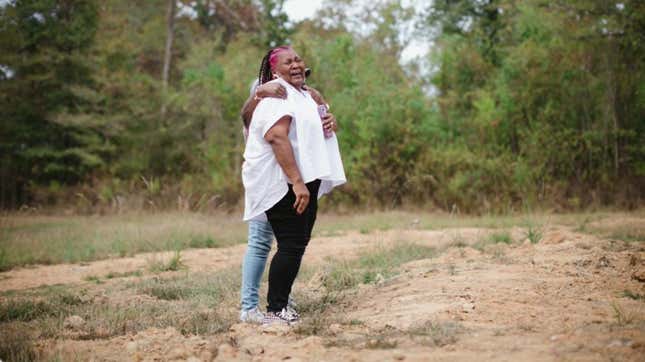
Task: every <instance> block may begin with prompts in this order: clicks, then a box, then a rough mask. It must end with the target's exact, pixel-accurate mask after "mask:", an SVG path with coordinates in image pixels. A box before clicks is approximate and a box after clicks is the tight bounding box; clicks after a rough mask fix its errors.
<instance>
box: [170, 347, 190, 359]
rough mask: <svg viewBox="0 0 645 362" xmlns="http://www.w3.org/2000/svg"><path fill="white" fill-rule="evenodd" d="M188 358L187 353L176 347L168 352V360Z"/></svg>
mask: <svg viewBox="0 0 645 362" xmlns="http://www.w3.org/2000/svg"><path fill="white" fill-rule="evenodd" d="M187 356H188V352H187V351H186V350H185V349H184V348H181V347H176V348H173V349H172V350H171V351H170V352H168V359H171V360H172V359H186V357H187Z"/></svg>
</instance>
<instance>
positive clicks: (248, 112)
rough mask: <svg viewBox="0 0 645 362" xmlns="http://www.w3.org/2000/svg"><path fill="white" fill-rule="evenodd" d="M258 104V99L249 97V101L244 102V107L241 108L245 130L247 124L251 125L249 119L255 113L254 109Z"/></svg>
mask: <svg viewBox="0 0 645 362" xmlns="http://www.w3.org/2000/svg"><path fill="white" fill-rule="evenodd" d="M258 103H260V100H259V99H257V98H255V97H249V99H247V100H246V102H244V106H242V111H241V115H242V121H243V122H244V126H246V127H247V128H248V127H249V124H251V117H253V112H254V111H255V107H257V106H258Z"/></svg>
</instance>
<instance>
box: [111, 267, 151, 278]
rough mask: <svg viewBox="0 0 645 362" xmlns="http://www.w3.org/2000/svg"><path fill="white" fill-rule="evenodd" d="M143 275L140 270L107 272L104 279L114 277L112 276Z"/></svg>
mask: <svg viewBox="0 0 645 362" xmlns="http://www.w3.org/2000/svg"><path fill="white" fill-rule="evenodd" d="M142 275H143V272H142V271H141V270H138V269H137V270H133V271H127V272H123V273H119V272H109V273H107V274H106V275H105V279H114V278H127V277H133V276H134V277H140V276H142Z"/></svg>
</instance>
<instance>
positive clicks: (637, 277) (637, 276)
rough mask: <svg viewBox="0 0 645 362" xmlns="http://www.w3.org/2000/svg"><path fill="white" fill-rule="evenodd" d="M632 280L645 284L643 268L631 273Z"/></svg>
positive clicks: (644, 268) (644, 269) (644, 270)
mask: <svg viewBox="0 0 645 362" xmlns="http://www.w3.org/2000/svg"><path fill="white" fill-rule="evenodd" d="M632 279H634V280H638V281H639V282H641V283H645V267H640V268H639V269H637V270H635V271H634V272H633V273H632Z"/></svg>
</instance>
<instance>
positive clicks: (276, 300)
mask: <svg viewBox="0 0 645 362" xmlns="http://www.w3.org/2000/svg"><path fill="white" fill-rule="evenodd" d="M306 185H307V189H308V190H309V195H310V196H309V205H307V208H306V209H305V211H304V212H303V213H302V214H300V215H298V214H297V213H296V210H295V209H294V208H293V204H294V203H295V202H296V195H295V194H294V193H293V187H292V186H291V185H289V192H287V194H286V195H285V196H284V197H283V198H282V200H280V201H278V203H277V204H275V205H273V207H272V208H270V209H269V210H267V212H266V215H267V218H268V219H269V223H270V224H271V228H272V229H273V234H274V235H275V238H276V240H277V242H278V251H277V252H276V253H275V255H274V256H273V260H271V267H270V268H269V294H268V297H267V302H268V303H269V305H268V306H267V311H269V312H279V311H281V310H282V308H284V307H286V306H287V302H288V299H289V294H290V293H291V286H292V285H293V282H294V280H295V279H296V276H297V275H298V270H300V262H301V261H302V256H303V255H304V253H305V248H306V247H307V244H309V239H310V238H311V230H312V229H313V227H314V223H315V222H316V212H317V211H318V188H319V187H320V180H315V181H312V182H309V183H308V184H306Z"/></svg>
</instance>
